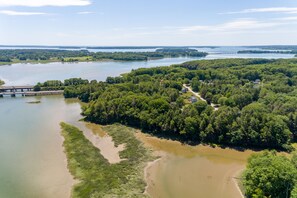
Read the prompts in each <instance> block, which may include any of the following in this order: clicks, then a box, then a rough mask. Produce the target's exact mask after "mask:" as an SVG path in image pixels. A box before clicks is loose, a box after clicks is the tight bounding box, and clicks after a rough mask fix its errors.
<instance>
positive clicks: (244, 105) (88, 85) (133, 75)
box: [39, 59, 297, 150]
mask: <svg viewBox="0 0 297 198" xmlns="http://www.w3.org/2000/svg"><path fill="white" fill-rule="evenodd" d="M65 82H67V81H65ZM60 83H61V86H63V89H64V90H65V91H64V95H65V97H66V98H71V97H78V98H79V99H81V100H82V101H84V102H88V105H87V106H86V107H85V108H84V109H83V114H84V115H85V116H86V120H88V121H91V122H95V123H99V124H111V123H122V124H125V125H129V126H133V127H138V128H140V129H142V130H143V131H147V132H149V133H153V134H155V135H162V136H168V137H171V138H176V139H179V140H180V141H183V142H186V143H189V144H197V143H211V144H219V145H229V146H240V147H245V148H274V149H283V150H290V149H292V146H291V143H292V142H295V141H296V139H297V111H296V109H297V97H296V92H297V89H296V86H297V60H295V59H289V60H265V59H225V60H201V61H192V62H187V63H184V64H181V65H173V66H170V67H156V68H143V69H137V70H133V71H131V72H130V73H128V74H124V75H122V76H119V77H108V78H107V79H106V81H105V82H97V81H90V82H89V81H84V80H82V79H80V80H78V81H76V83H72V84H71V83H66V84H64V83H62V82H60ZM62 84H63V85H62ZM183 84H187V85H189V86H191V87H192V89H193V90H194V91H196V92H199V94H200V95H201V97H202V98H204V99H205V100H206V102H204V101H202V100H198V101H197V102H190V101H189V98H190V97H191V94H190V93H183V92H182V90H183ZM39 86H41V88H42V89H43V88H44V85H42V84H40V85H39ZM46 86H47V87H46V88H47V89H51V88H53V85H50V84H49V83H47V84H46ZM55 86H56V85H55ZM211 103H213V104H217V105H218V106H219V108H218V109H217V110H215V109H214V108H213V107H212V106H211V105H209V104H211Z"/></svg>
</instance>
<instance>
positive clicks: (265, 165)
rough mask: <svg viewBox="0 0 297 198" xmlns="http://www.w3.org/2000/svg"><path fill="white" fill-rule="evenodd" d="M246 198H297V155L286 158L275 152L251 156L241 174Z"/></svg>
mask: <svg viewBox="0 0 297 198" xmlns="http://www.w3.org/2000/svg"><path fill="white" fill-rule="evenodd" d="M243 185H244V191H245V195H246V197H247V198H252V197H279V198H282V197H283V198H287V197H291V198H296V197H297V154H296V153H293V155H292V156H291V157H290V158H288V157H287V156H284V155H280V154H277V153H276V152H275V151H271V152H268V151H265V152H262V153H259V154H253V155H252V156H251V157H250V158H249V160H248V165H247V169H246V170H245V171H244V172H243Z"/></svg>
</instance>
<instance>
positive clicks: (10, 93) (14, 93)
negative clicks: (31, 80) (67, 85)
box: [0, 90, 64, 96]
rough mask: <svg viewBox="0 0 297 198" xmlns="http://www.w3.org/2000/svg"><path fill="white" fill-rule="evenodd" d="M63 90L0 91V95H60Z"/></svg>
mask: <svg viewBox="0 0 297 198" xmlns="http://www.w3.org/2000/svg"><path fill="white" fill-rule="evenodd" d="M63 93H64V91H63V90H57V91H25V92H0V96H12V95H22V96H44V95H60V94H63Z"/></svg>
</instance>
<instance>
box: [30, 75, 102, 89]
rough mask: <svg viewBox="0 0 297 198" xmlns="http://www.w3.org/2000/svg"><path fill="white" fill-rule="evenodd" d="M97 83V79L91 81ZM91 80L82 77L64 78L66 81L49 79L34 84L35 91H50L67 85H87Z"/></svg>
mask: <svg viewBox="0 0 297 198" xmlns="http://www.w3.org/2000/svg"><path fill="white" fill-rule="evenodd" d="M94 82H95V83H97V81H91V83H94ZM89 83H90V82H89V81H88V80H85V79H81V78H70V79H66V80H64V82H62V81H60V80H48V81H45V82H44V83H40V82H39V83H37V85H35V86H34V91H50V90H64V89H65V87H67V86H78V85H86V84H89Z"/></svg>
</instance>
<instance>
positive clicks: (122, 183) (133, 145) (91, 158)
mask: <svg viewBox="0 0 297 198" xmlns="http://www.w3.org/2000/svg"><path fill="white" fill-rule="evenodd" d="M61 128H62V132H61V134H62V136H63V137H64V143H63V146H64V149H65V153H66V156H67V161H68V168H69V171H70V173H71V174H72V175H73V177H74V179H76V180H78V181H79V183H77V184H75V185H74V186H73V189H72V193H71V194H72V197H147V195H145V194H144V192H145V187H146V183H145V180H144V179H145V178H144V177H145V175H144V171H143V170H144V168H145V167H146V165H147V163H148V162H150V161H153V160H154V159H155V158H154V157H153V155H152V153H151V151H150V150H149V149H147V148H145V147H144V146H143V145H142V143H141V142H140V141H139V140H137V139H136V137H135V136H134V133H135V131H134V129H131V128H129V127H125V126H122V125H111V126H104V127H103V130H105V131H106V132H107V133H108V134H109V135H110V136H111V137H112V138H113V141H114V142H115V145H116V146H117V145H120V144H126V148H125V150H124V151H121V152H120V157H121V158H122V159H127V160H123V161H121V162H120V163H117V164H110V163H109V162H108V161H107V160H106V159H105V158H104V157H103V156H102V155H101V154H100V150H99V149H97V148H96V147H95V146H94V145H93V144H92V143H91V142H90V141H89V140H87V139H86V137H85V136H84V135H83V133H82V132H81V131H80V130H79V129H78V128H76V127H74V126H71V125H68V124H66V123H61ZM119 131H120V132H119Z"/></svg>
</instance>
